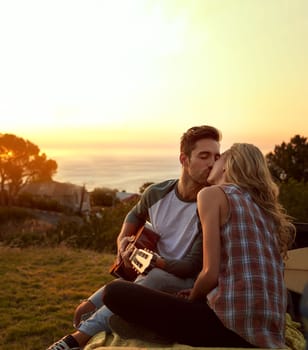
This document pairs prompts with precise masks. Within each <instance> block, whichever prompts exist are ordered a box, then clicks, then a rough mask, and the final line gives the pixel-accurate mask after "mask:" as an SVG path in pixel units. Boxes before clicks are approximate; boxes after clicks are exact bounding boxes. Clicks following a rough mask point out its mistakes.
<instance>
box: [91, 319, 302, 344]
mask: <svg viewBox="0 0 308 350" xmlns="http://www.w3.org/2000/svg"><path fill="white" fill-rule="evenodd" d="M300 327H301V325H300V323H298V322H294V321H293V320H292V318H291V316H290V315H289V314H287V317H286V334H285V335H286V345H287V346H288V349H291V350H304V349H305V344H306V342H305V339H304V336H303V334H302V333H301V331H300ZM105 347H108V350H124V348H125V350H148V349H149V348H155V350H194V349H198V350H210V349H211V348H206V347H204V348H202V347H198V348H194V347H192V346H189V345H184V344H176V343H175V344H170V345H167V346H162V345H161V344H155V343H149V342H144V341H141V340H139V339H123V338H121V337H120V336H119V335H118V334H116V333H111V334H108V333H105V332H100V333H98V334H97V335H96V336H94V337H93V338H91V339H90V341H89V343H88V344H87V345H86V347H85V348H84V350H104V348H105ZM222 349H225V350H235V348H215V350H222ZM238 349H239V348H236V350H238ZM213 350H214V348H213Z"/></svg>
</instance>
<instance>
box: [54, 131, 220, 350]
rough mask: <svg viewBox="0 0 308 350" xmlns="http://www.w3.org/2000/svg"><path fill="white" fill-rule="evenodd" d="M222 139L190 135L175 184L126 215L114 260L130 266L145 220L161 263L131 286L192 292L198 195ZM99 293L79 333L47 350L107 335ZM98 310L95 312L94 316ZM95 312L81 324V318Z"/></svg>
mask: <svg viewBox="0 0 308 350" xmlns="http://www.w3.org/2000/svg"><path fill="white" fill-rule="evenodd" d="M220 140H221V134H220V132H219V131H218V130H217V129H216V128H214V127H211V126H206V125H205V126H197V127H192V128H190V129H188V130H187V131H186V132H185V133H184V134H183V135H182V137H181V143H180V157H179V160H180V163H181V165H182V171H181V174H180V177H179V179H173V180H167V181H164V182H161V183H158V184H153V185H151V186H149V187H148V188H147V189H146V191H145V192H144V193H143V195H142V197H141V199H140V201H139V202H138V203H137V204H136V205H135V207H134V208H133V209H132V210H131V211H130V212H129V213H128V214H127V216H126V218H125V220H124V223H123V225H122V229H121V232H120V234H119V236H118V238H117V246H118V259H123V260H124V262H125V263H126V264H128V253H127V252H125V248H126V246H127V244H128V243H129V237H130V236H132V235H135V234H136V233H137V231H138V230H139V228H141V227H142V226H143V225H144V224H145V223H146V221H147V220H149V221H150V223H151V225H152V227H153V230H154V231H155V232H156V233H157V234H158V235H159V236H160V239H159V241H158V244H157V250H158V254H159V256H160V258H158V259H157V260H156V263H155V266H154V268H153V269H152V270H150V272H149V273H148V274H147V275H145V276H143V275H142V276H139V277H138V278H137V279H136V280H135V281H134V283H138V284H140V285H143V286H146V287H149V288H153V289H158V290H162V291H166V292H170V293H172V292H178V291H180V290H182V289H188V288H191V287H192V286H193V284H194V280H195V278H196V277H197V275H198V273H199V271H200V270H201V267H202V237H201V228H200V223H199V219H198V216H197V210H196V197H197V193H198V192H199V191H200V189H202V188H203V187H204V186H208V183H207V177H208V175H209V173H210V170H211V169H212V166H213V164H214V162H215V161H216V160H217V159H218V158H219V151H220V144H219V142H220ZM103 288H104V287H102V288H101V289H99V290H98V291H97V292H96V293H94V294H93V295H92V296H91V297H90V298H89V299H88V300H87V301H85V302H83V303H82V304H81V305H80V306H79V307H78V308H77V309H76V312H75V317H74V323H75V324H76V325H77V327H78V330H77V331H76V332H74V333H73V334H70V335H67V336H66V337H64V338H62V339H61V340H59V341H57V342H56V343H54V344H53V345H51V346H50V347H49V348H48V350H72V349H79V348H81V347H83V346H84V345H85V344H86V343H87V342H88V340H89V339H90V338H91V337H92V336H93V335H95V334H96V333H98V332H100V331H107V332H108V331H110V328H109V324H108V320H109V318H110V316H111V315H112V313H111V311H110V310H109V309H108V308H107V307H106V306H104V305H103V303H102V291H103ZM95 310H96V311H95ZM93 311H95V312H94V314H93V315H92V316H91V317H89V318H88V319H87V320H86V321H84V322H81V323H80V324H79V322H80V318H81V314H84V313H87V312H93Z"/></svg>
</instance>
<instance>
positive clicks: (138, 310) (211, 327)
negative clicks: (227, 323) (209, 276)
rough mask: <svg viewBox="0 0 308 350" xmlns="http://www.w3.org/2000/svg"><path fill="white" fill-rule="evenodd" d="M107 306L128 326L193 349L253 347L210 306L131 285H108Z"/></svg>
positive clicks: (105, 300)
mask: <svg viewBox="0 0 308 350" xmlns="http://www.w3.org/2000/svg"><path fill="white" fill-rule="evenodd" d="M103 302H104V304H105V305H106V306H108V308H110V310H112V311H113V312H114V313H115V314H117V315H119V316H120V317H122V318H123V319H124V320H126V321H128V322H132V323H135V324H139V325H141V326H143V327H147V328H149V329H150V330H152V331H154V332H157V334H158V335H161V336H163V337H166V338H168V339H170V340H172V341H174V342H178V343H183V344H188V345H192V346H228V347H252V346H251V344H249V343H247V342H246V341H245V340H243V339H242V338H241V337H239V336H238V335H237V334H235V333H234V332H232V331H230V330H228V329H227V328H225V327H224V325H223V324H222V323H221V321H220V320H219V319H218V318H217V316H216V315H215V313H214V312H213V311H212V310H211V309H210V308H209V306H208V305H207V303H206V302H200V303H193V302H190V301H188V300H186V299H183V298H177V297H174V296H172V295H170V294H167V293H163V292H159V291H155V290H153V289H150V288H146V287H143V286H140V285H137V284H135V283H131V282H127V281H114V282H111V283H109V284H108V285H106V287H105V290H104V294H103Z"/></svg>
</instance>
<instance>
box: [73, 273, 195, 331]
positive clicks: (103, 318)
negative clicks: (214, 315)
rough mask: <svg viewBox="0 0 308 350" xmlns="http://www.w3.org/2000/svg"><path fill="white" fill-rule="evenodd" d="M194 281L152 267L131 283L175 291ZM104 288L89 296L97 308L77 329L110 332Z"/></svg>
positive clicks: (188, 285)
mask: <svg viewBox="0 0 308 350" xmlns="http://www.w3.org/2000/svg"><path fill="white" fill-rule="evenodd" d="M194 281H195V279H194V278H186V279H183V278H179V277H176V276H174V275H172V274H170V273H168V272H166V271H164V270H161V269H158V268H154V269H152V270H151V271H150V272H149V273H148V274H147V275H146V276H142V275H140V276H138V277H137V279H136V280H135V281H134V282H133V283H136V284H140V285H142V286H145V287H148V288H151V289H156V290H160V291H164V292H167V293H176V292H178V291H180V290H182V289H189V288H192V287H193V285H194ZM104 288H105V286H103V287H102V288H100V289H98V290H97V291H96V292H95V293H94V294H92V295H91V296H90V298H89V299H88V300H89V301H91V302H92V303H93V304H94V305H95V306H96V308H97V310H96V311H95V312H94V313H93V314H92V315H91V316H90V317H89V318H88V319H87V320H85V321H83V322H82V323H81V324H80V325H79V327H78V330H79V331H81V332H83V333H85V334H88V335H90V336H93V335H95V334H97V333H99V332H101V331H105V332H111V329H110V327H109V318H110V316H111V315H113V313H112V312H111V311H110V310H109V309H108V308H107V306H105V305H104V304H103V300H102V295H103V290H104Z"/></svg>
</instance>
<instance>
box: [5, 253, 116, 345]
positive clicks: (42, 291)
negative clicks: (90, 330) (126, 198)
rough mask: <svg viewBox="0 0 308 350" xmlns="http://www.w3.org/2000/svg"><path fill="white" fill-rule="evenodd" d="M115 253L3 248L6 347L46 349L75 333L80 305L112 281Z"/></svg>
mask: <svg viewBox="0 0 308 350" xmlns="http://www.w3.org/2000/svg"><path fill="white" fill-rule="evenodd" d="M113 260H114V255H112V254H101V253H96V252H93V251H87V250H74V249H69V248H66V247H58V248H23V249H20V248H9V247H0V279H1V288H0V349H1V350H43V349H46V348H47V347H48V346H49V345H50V344H51V343H52V342H54V341H55V340H57V339H59V338H60V337H62V336H64V335H65V334H67V333H70V332H72V331H73V327H72V319H73V312H74V309H75V307H76V306H77V305H78V304H79V302H80V300H81V299H84V298H86V297H88V296H89V295H90V294H91V293H93V292H94V291H95V290H96V289H97V288H99V287H100V286H102V285H103V284H105V283H106V282H108V281H110V280H111V279H112V276H110V274H109V272H108V270H109V267H110V265H111V264H112V262H113Z"/></svg>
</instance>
